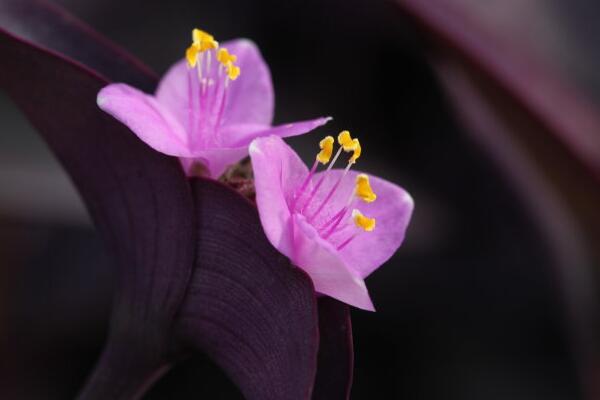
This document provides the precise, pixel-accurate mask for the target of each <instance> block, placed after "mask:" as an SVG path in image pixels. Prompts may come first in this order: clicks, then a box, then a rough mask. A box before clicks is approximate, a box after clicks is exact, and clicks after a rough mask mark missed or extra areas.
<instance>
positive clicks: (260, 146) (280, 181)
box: [249, 136, 308, 258]
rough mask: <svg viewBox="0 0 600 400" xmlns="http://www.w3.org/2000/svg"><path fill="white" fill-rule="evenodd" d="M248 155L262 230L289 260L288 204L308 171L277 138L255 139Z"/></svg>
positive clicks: (291, 236) (289, 217) (290, 225)
mask: <svg viewBox="0 0 600 400" xmlns="http://www.w3.org/2000/svg"><path fill="white" fill-rule="evenodd" d="M249 153H250V158H251V160H252V168H253V170H254V185H255V188H256V205H257V206H258V212H259V215H260V220H261V223H262V226H263V229H264V230H265V234H266V235H267V238H268V239H269V241H270V242H271V244H272V245H273V246H274V247H275V248H276V249H277V250H279V251H280V252H281V253H283V254H284V255H285V256H287V257H288V258H291V257H292V256H293V253H294V252H293V249H294V247H293V242H292V239H293V231H292V221H291V215H290V210H289V207H288V200H289V199H290V198H291V196H293V193H294V190H295V189H296V187H298V186H299V185H300V184H301V182H302V180H303V179H304V178H305V177H306V175H307V174H308V168H306V165H304V163H303V162H302V160H300V158H299V157H298V155H297V154H296V153H295V152H294V151H293V150H292V149H291V148H290V147H289V146H288V145H287V144H286V143H285V142H284V141H283V140H282V139H281V138H279V137H277V136H268V137H262V138H258V139H255V140H254V141H252V143H251V144H250V149H249Z"/></svg>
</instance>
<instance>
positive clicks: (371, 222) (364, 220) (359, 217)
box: [352, 209, 375, 232]
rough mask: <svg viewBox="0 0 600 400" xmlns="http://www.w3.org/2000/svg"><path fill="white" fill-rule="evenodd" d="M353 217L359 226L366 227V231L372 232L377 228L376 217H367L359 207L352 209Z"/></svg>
mask: <svg viewBox="0 0 600 400" xmlns="http://www.w3.org/2000/svg"><path fill="white" fill-rule="evenodd" d="M352 219H353V220H354V223H355V224H356V226H357V227H359V228H362V229H364V230H365V231H366V232H371V231H372V230H373V229H375V218H369V217H365V216H364V215H363V213H361V212H360V211H358V210H357V209H354V210H352Z"/></svg>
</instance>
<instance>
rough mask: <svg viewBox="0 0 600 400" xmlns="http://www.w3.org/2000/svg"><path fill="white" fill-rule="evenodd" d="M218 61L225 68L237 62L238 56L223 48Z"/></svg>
mask: <svg viewBox="0 0 600 400" xmlns="http://www.w3.org/2000/svg"><path fill="white" fill-rule="evenodd" d="M217 60H218V61H219V62H220V63H221V64H223V66H225V67H227V65H228V64H230V63H234V62H236V61H237V56H236V55H234V54H230V53H229V51H227V49H226V48H224V47H221V48H220V49H219V52H218V53H217Z"/></svg>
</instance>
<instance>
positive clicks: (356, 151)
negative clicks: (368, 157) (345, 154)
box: [348, 139, 362, 164]
mask: <svg viewBox="0 0 600 400" xmlns="http://www.w3.org/2000/svg"><path fill="white" fill-rule="evenodd" d="M352 151H354V153H353V154H352V157H350V160H348V162H349V163H350V164H354V163H355V162H356V160H358V157H360V153H361V152H362V148H361V147H360V142H359V141H358V139H352Z"/></svg>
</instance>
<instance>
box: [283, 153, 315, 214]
mask: <svg viewBox="0 0 600 400" xmlns="http://www.w3.org/2000/svg"><path fill="white" fill-rule="evenodd" d="M318 165H319V160H315V162H314V163H313V166H312V167H311V168H310V171H309V172H308V175H306V178H304V182H302V185H300V188H298V190H297V191H296V193H295V194H294V198H293V199H292V205H291V207H290V208H291V209H292V210H295V209H296V204H298V200H300V199H301V198H302V195H303V194H304V190H305V189H306V186H308V182H310V180H311V178H312V177H313V175H314V174H315V171H316V170H317V166H318Z"/></svg>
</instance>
